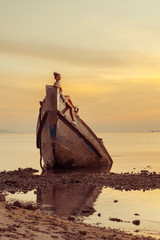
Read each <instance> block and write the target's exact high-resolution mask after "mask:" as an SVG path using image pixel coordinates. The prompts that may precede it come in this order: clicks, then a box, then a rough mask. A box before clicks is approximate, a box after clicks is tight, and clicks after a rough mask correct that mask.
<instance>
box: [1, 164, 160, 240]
mask: <svg viewBox="0 0 160 240" xmlns="http://www.w3.org/2000/svg"><path fill="white" fill-rule="evenodd" d="M37 172H38V171H37V170H35V169H32V168H26V169H18V170H15V171H8V172H6V171H4V172H0V182H1V184H0V193H1V194H0V215H1V218H0V239H3V240H5V239H30V240H34V239H36V240H37V239H45V240H47V239H68V240H70V239H72V240H76V239H77V240H79V239H108V240H111V239H113V240H117V239H128V240H129V239H130V240H131V239H132V240H133V239H137V240H138V239H139V240H140V239H141V240H142V239H148V240H149V239H153V238H152V237H143V236H139V235H138V236H137V235H136V236H134V235H131V234H127V233H125V232H121V231H117V230H114V229H109V228H100V227H98V226H90V225H86V224H83V223H80V222H77V221H76V217H73V216H71V217H57V216H49V215H46V214H42V212H41V211H40V209H39V208H38V207H37V206H35V207H34V206H33V205H31V204H30V205H24V204H23V203H20V202H14V203H13V204H9V203H6V202H5V193H6V192H10V193H15V192H24V193H27V192H28V191H30V190H33V189H34V190H35V191H36V190H37V189H46V188H47V186H50V185H52V186H55V187H56V186H59V185H61V186H63V187H64V189H65V188H66V187H67V186H75V189H76V188H77V187H78V186H79V187H80V186H81V187H83V188H84V189H85V186H86V187H88V186H95V187H104V186H106V187H111V188H114V189H118V190H120V191H130V190H144V191H145V190H149V189H159V188H160V174H159V173H155V172H153V173H150V172H148V171H145V170H144V171H141V172H140V173H137V174H130V173H123V174H115V173H111V172H104V171H99V172H84V171H74V172H59V173H44V174H43V175H37Z"/></svg>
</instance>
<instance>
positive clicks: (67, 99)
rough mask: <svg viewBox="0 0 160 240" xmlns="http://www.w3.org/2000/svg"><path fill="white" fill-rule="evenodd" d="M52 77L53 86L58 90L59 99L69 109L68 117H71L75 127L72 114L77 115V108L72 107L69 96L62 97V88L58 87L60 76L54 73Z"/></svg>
mask: <svg viewBox="0 0 160 240" xmlns="http://www.w3.org/2000/svg"><path fill="white" fill-rule="evenodd" d="M53 75H54V78H55V80H56V81H55V83H54V85H53V86H54V87H57V88H59V89H60V97H61V98H62V99H63V101H64V102H65V104H66V105H67V106H68V107H69V110H70V115H71V118H72V123H73V124H74V125H76V126H77V123H76V121H75V116H74V112H76V113H78V111H79V108H78V106H74V104H73V102H72V100H71V98H70V96H69V95H65V96H64V95H63V94H62V87H61V85H60V80H61V75H60V74H59V73H57V72H54V73H53Z"/></svg>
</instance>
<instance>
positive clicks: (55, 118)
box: [36, 85, 113, 170]
mask: <svg viewBox="0 0 160 240" xmlns="http://www.w3.org/2000/svg"><path fill="white" fill-rule="evenodd" d="M75 119H76V123H77V126H75V125H74V124H72V119H71V116H70V113H69V109H68V107H67V105H66V104H65V103H64V102H63V100H62V98H61V97H60V91H59V89H57V88H55V87H53V86H48V85H47V86H46V97H45V98H44V100H43V101H41V102H40V109H39V117H38V121H37V129H36V134H37V148H39V149H40V156H41V158H40V159H41V167H42V168H43V169H45V170H46V169H59V168H61V169H62V168H63V169H68V168H69V169H74V168H78V169H79V168H90V169H91V168H98V167H105V168H106V169H107V170H110V168H111V166H112V162H113V161H112V158H111V157H110V155H109V153H108V152H107V150H106V148H105V146H104V144H103V142H102V139H100V138H98V137H97V136H96V135H95V133H94V132H93V131H92V130H91V129H90V128H89V127H88V126H87V124H86V123H85V122H84V121H83V120H82V119H81V118H80V117H79V115H78V114H76V113H75ZM42 159H43V164H42ZM42 165H43V166H42Z"/></svg>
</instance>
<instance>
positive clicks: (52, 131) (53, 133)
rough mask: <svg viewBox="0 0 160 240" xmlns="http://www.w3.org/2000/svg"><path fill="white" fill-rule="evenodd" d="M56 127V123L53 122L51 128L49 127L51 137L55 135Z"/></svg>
mask: <svg viewBox="0 0 160 240" xmlns="http://www.w3.org/2000/svg"><path fill="white" fill-rule="evenodd" d="M56 129H57V124H56V123H55V124H54V126H53V128H51V129H50V135H51V138H55V137H56Z"/></svg>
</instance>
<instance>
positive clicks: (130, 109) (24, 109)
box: [0, 0, 160, 133]
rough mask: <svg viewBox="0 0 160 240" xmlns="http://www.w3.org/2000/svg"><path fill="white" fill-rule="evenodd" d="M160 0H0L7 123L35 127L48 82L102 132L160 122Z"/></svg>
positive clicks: (0, 113) (1, 117)
mask: <svg viewBox="0 0 160 240" xmlns="http://www.w3.org/2000/svg"><path fill="white" fill-rule="evenodd" d="M159 9H160V1H159V0H134V1H131V0H112V1H110V0H81V1H78V0H0V130H4V129H5V130H8V131H15V132H34V131H35V129H36V122H37V118H38V112H39V101H40V100H42V99H43V98H44V96H45V85H52V84H53V82H54V79H53V75H52V73H53V72H54V71H56V72H59V73H61V76H62V82H61V84H62V88H63V92H64V94H67V95H70V96H71V98H72V100H73V102H74V103H75V104H76V105H79V108H80V111H79V115H80V117H81V118H82V119H83V120H84V121H85V122H86V123H87V124H88V125H89V126H90V127H91V128H92V129H93V130H94V131H95V132H97V133H98V132H127V131H130V132H135V131H151V130H159V129H160V126H159V124H160V110H159V108H160V14H159Z"/></svg>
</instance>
